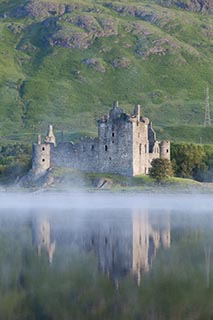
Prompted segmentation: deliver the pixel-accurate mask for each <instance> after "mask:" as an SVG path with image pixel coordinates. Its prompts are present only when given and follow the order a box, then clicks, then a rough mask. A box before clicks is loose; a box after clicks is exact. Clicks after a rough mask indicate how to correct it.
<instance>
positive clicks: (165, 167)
mask: <svg viewBox="0 0 213 320" xmlns="http://www.w3.org/2000/svg"><path fill="white" fill-rule="evenodd" d="M151 165H152V167H151V169H150V173H149V175H150V177H152V178H154V179H156V180H157V181H158V182H161V181H164V180H166V179H167V178H168V177H170V176H172V175H173V169H172V164H171V162H170V161H169V160H167V159H154V160H152V162H151Z"/></svg>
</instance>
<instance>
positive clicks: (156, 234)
mask: <svg viewBox="0 0 213 320" xmlns="http://www.w3.org/2000/svg"><path fill="white" fill-rule="evenodd" d="M0 319H3V320H7V319H21V320H25V319H30V320H31V319H32V320H33V319H39V320H40V319H41V320H42V319H48V320H49V319H55V320H59V319H60V320H61V319H62V320H63V319H67V320H68V319H75V320H78V319H162V320H164V319H213V199H212V196H208V195H178V196H174V195H173V196H169V195H150V196H143V195H135V196H133V195H121V194H120V195H110V194H105V195H97V194H87V195H82V194H78V193H76V194H63V195H62V194H46V195H37V194H36V195H7V194H0Z"/></svg>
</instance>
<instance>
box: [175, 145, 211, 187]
mask: <svg viewBox="0 0 213 320" xmlns="http://www.w3.org/2000/svg"><path fill="white" fill-rule="evenodd" d="M209 154H210V156H209V158H210V157H211V153H210V151H209ZM171 158H172V161H174V163H175V166H174V168H175V174H176V175H177V176H178V177H181V178H193V179H196V180H199V181H202V180H203V178H202V177H203V176H204V174H205V173H206V172H207V171H208V163H207V162H208V161H209V159H207V158H208V157H207V152H206V151H205V150H204V148H203V147H202V146H200V145H197V144H192V143H190V144H189V143H172V144H171Z"/></svg>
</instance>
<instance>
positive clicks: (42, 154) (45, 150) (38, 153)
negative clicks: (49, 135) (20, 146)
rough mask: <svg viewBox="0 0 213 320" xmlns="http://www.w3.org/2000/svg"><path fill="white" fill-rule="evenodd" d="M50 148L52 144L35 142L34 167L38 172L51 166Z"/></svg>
mask: <svg viewBox="0 0 213 320" xmlns="http://www.w3.org/2000/svg"><path fill="white" fill-rule="evenodd" d="M50 150H51V145H50V144H46V143H43V144H36V143H34V144H33V157H32V159H33V161H32V169H33V170H34V171H36V173H37V174H39V173H42V172H44V171H46V170H47V169H49V168H50V166H51V163H50Z"/></svg>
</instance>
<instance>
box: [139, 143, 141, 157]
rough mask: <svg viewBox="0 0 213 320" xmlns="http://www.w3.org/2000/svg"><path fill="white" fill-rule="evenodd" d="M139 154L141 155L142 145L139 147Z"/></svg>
mask: <svg viewBox="0 0 213 320" xmlns="http://www.w3.org/2000/svg"><path fill="white" fill-rule="evenodd" d="M139 154H140V155H141V143H140V145H139Z"/></svg>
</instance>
